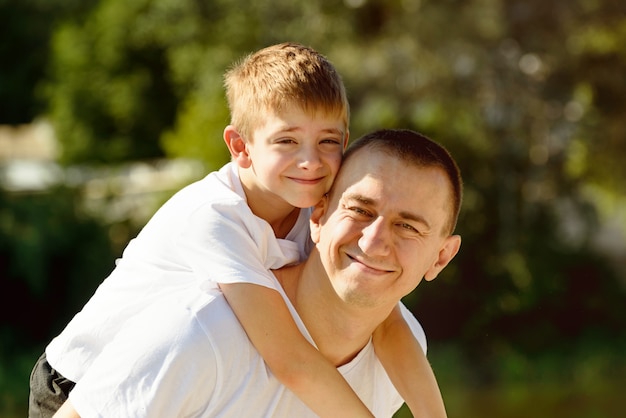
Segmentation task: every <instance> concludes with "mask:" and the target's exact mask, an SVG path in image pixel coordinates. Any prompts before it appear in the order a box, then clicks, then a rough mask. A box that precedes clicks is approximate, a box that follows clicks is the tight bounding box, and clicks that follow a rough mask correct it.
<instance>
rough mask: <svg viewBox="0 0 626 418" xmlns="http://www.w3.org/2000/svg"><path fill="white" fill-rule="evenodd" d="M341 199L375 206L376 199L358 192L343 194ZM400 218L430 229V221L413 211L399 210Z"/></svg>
mask: <svg viewBox="0 0 626 418" xmlns="http://www.w3.org/2000/svg"><path fill="white" fill-rule="evenodd" d="M343 200H352V201H357V202H359V203H362V204H364V205H367V206H376V204H377V201H376V199H372V198H371V197H367V196H364V195H362V194H360V193H348V194H345V195H344V196H343ZM400 218H402V219H406V220H407V221H413V222H418V223H421V224H422V225H424V226H425V227H426V229H427V230H430V229H431V226H430V223H429V222H428V221H427V220H426V219H425V218H424V217H423V216H420V215H418V214H417V213H414V212H407V211H402V212H400Z"/></svg>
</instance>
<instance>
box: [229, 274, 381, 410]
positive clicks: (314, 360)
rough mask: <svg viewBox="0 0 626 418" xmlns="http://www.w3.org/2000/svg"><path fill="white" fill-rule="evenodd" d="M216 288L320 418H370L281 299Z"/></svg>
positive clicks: (263, 292) (235, 287) (246, 288)
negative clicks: (306, 336)
mask: <svg viewBox="0 0 626 418" xmlns="http://www.w3.org/2000/svg"><path fill="white" fill-rule="evenodd" d="M220 288H221V289H222V292H223V293H224V296H225V297H226V300H227V301H228V303H229V304H230V306H231V308H232V310H233V311H234V312H235V315H236V316H237V319H238V320H239V322H240V323H241V325H242V326H243V328H244V330H245V331H246V333H247V334H248V338H250V341H252V344H253V345H254V346H255V348H256V349H257V351H258V352H259V353H260V354H261V356H262V357H263V359H264V360H265V362H266V363H267V365H268V366H269V368H270V370H271V371H272V372H273V373H274V375H275V376H276V378H277V379H278V380H279V381H280V382H281V383H282V384H284V385H285V386H286V387H287V388H289V389H290V390H291V391H292V392H293V393H295V394H296V396H298V398H300V400H301V401H302V402H304V403H305V404H306V405H307V406H308V407H309V408H310V409H311V410H312V411H313V412H315V413H316V414H317V415H319V416H320V417H333V418H334V417H339V416H340V417H373V415H372V413H371V412H370V411H369V410H368V409H367V407H366V406H365V405H364V404H363V402H362V401H361V400H360V399H359V397H358V396H357V395H356V393H354V391H353V390H352V388H351V387H350V385H349V384H348V382H346V380H345V379H344V378H343V376H342V375H341V373H339V371H337V369H336V368H335V366H333V365H332V364H331V363H330V362H329V361H328V360H327V359H326V358H325V357H324V356H323V355H322V354H321V353H320V352H319V351H318V350H317V349H315V347H313V345H311V344H310V343H309V342H308V341H307V340H306V339H305V338H304V336H303V335H302V333H301V332H300V330H299V329H298V327H297V326H296V324H295V322H294V320H293V318H292V316H291V314H290V313H289V309H288V308H287V305H286V304H285V301H284V300H283V298H282V296H280V294H279V293H278V292H277V291H275V290H272V289H270V288H266V287H263V286H258V285H254V284H250V283H232V284H220Z"/></svg>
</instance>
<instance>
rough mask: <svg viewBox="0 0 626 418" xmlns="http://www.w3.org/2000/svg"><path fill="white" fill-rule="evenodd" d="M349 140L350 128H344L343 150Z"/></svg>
mask: <svg viewBox="0 0 626 418" xmlns="http://www.w3.org/2000/svg"><path fill="white" fill-rule="evenodd" d="M349 141H350V130H349V129H348V130H346V136H345V138H344V139H343V150H344V151H345V150H346V148H348V142H349Z"/></svg>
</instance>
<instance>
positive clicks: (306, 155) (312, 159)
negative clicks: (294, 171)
mask: <svg viewBox="0 0 626 418" xmlns="http://www.w3.org/2000/svg"><path fill="white" fill-rule="evenodd" d="M298 158H299V162H298V166H299V167H301V168H306V169H308V170H316V169H318V168H319V167H320V166H321V165H322V159H321V158H320V153H319V151H318V150H317V149H316V148H313V147H303V148H302V150H301V151H300V155H299V156H298Z"/></svg>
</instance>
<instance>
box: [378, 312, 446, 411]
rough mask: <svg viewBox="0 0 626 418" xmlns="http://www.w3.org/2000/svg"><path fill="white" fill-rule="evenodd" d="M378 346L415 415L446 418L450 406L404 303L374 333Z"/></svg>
mask: <svg viewBox="0 0 626 418" xmlns="http://www.w3.org/2000/svg"><path fill="white" fill-rule="evenodd" d="M373 342H374V349H375V350H376V355H377V356H378V358H379V359H380V361H381V363H382V364H383V367H384V368H385V371H386V372H387V374H388V375H389V377H390V379H391V382H392V383H393V384H394V386H395V387H396V390H397V391H398V392H399V393H400V396H402V398H403V399H404V401H405V402H406V404H407V405H408V407H409V409H410V410H411V413H412V414H413V416H414V417H424V418H445V417H446V416H447V415H446V409H445V406H444V403H443V399H442V397H441V392H440V391H439V386H438V385H437V380H436V378H435V374H434V373H433V370H432V368H431V366H430V364H429V363H428V359H427V358H426V355H425V354H424V350H422V347H421V346H420V344H419V342H418V341H417V339H416V338H415V336H414V335H413V332H412V331H411V328H410V327H409V325H408V324H407V322H406V321H405V320H404V317H403V316H402V313H401V311H400V305H396V307H395V308H394V310H393V311H392V312H391V314H390V315H389V317H388V318H387V319H386V320H385V322H383V323H382V324H381V325H380V326H379V327H378V328H377V329H376V331H375V332H374V336H373Z"/></svg>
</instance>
